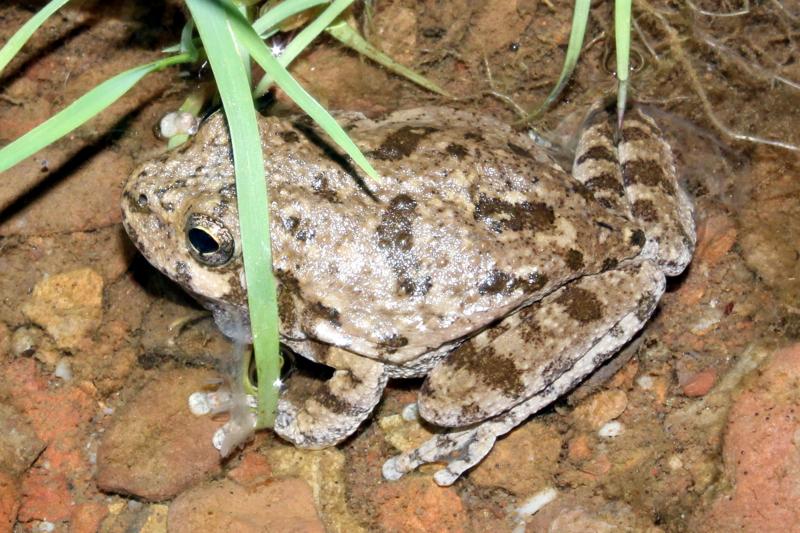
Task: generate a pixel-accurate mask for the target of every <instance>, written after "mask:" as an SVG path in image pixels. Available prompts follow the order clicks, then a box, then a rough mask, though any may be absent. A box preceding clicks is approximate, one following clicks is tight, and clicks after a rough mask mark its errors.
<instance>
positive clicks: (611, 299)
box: [419, 261, 664, 427]
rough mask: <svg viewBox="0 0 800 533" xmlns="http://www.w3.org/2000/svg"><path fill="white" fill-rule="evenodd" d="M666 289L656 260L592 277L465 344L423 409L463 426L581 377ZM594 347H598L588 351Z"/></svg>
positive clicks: (440, 370)
mask: <svg viewBox="0 0 800 533" xmlns="http://www.w3.org/2000/svg"><path fill="white" fill-rule="evenodd" d="M663 292H664V275H663V273H662V272H661V270H660V269H659V267H657V266H656V265H655V264H654V263H653V262H650V261H645V262H643V263H640V264H633V265H628V266H626V267H624V268H620V269H618V270H612V271H608V272H603V273H601V274H597V275H594V276H587V277H584V278H581V279H579V280H577V281H575V282H572V283H571V284H569V285H568V286H566V287H563V288H561V289H559V290H558V291H555V292H553V293H552V294H550V295H548V296H547V297H546V298H544V299H542V300H541V301H540V302H537V303H535V304H533V305H531V306H529V307H527V308H525V309H523V310H521V311H520V312H518V313H516V314H514V315H511V316H510V317H507V318H506V319H505V320H503V321H502V322H501V323H500V324H498V325H497V326H495V327H493V328H491V329H488V330H486V331H484V332H482V333H480V334H479V335H477V336H475V337H473V338H472V339H470V340H469V341H467V342H466V343H464V344H462V345H461V346H459V348H458V349H456V350H455V351H454V352H453V353H451V354H450V355H449V356H448V357H447V358H446V359H445V360H444V361H442V362H441V363H439V364H438V365H437V366H436V367H435V368H434V369H433V370H432V371H431V373H430V374H429V375H428V377H427V379H426V381H425V383H424V384H423V387H422V390H421V391H420V399H419V410H420V414H421V415H422V417H423V418H425V419H426V420H428V421H430V422H432V423H434V424H437V425H440V426H447V427H462V426H466V425H469V424H474V423H476V422H480V421H482V420H485V419H487V418H490V417H494V416H497V415H499V414H500V413H503V412H505V411H507V410H509V409H511V408H512V407H514V406H515V405H517V404H519V403H521V402H523V401H524V400H526V399H528V398H531V397H533V396H534V395H537V394H540V395H547V394H549V392H550V391H551V390H553V387H556V384H559V385H558V386H559V387H560V388H562V389H563V388H565V387H563V386H562V385H561V384H563V383H564V382H563V377H562V376H565V375H568V376H572V377H571V378H570V379H573V380H574V381H577V380H578V379H581V378H582V377H583V376H584V375H586V374H588V373H589V372H591V371H592V370H593V369H594V368H595V367H596V366H598V365H599V364H600V363H601V362H602V361H603V359H605V358H606V357H608V356H610V355H612V354H613V353H614V352H616V351H617V349H619V347H620V346H622V345H623V344H624V343H625V342H627V341H628V340H629V339H630V338H631V337H632V336H633V335H634V334H635V333H636V331H638V330H639V329H640V328H641V327H642V325H643V324H644V322H645V321H646V320H647V318H648V317H649V316H650V313H651V311H652V309H653V308H654V306H655V304H656V303H657V302H658V300H659V299H660V298H661V295H662V293H663ZM588 354H594V355H592V356H591V357H588V358H587V355H588Z"/></svg>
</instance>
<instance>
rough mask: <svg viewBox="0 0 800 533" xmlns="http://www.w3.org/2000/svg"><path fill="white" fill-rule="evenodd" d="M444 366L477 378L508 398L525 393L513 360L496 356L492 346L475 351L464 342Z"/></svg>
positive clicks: (470, 345) (470, 344)
mask: <svg viewBox="0 0 800 533" xmlns="http://www.w3.org/2000/svg"><path fill="white" fill-rule="evenodd" d="M446 365H447V366H448V367H450V368H452V369H453V371H458V370H462V371H465V372H467V373H469V374H472V375H475V376H478V377H479V379H480V380H481V381H482V382H484V383H485V384H486V385H487V386H489V387H490V388H492V389H495V390H499V391H502V392H503V393H504V394H506V395H508V396H518V395H520V394H522V393H523V392H524V391H525V384H524V383H523V382H522V379H521V375H520V374H521V373H520V370H519V369H518V368H517V365H516V363H515V362H514V359H513V358H511V357H506V356H503V355H501V354H498V353H497V352H496V351H495V349H494V348H493V347H492V346H486V347H484V348H481V349H480V350H475V348H474V346H473V345H472V343H471V342H465V343H464V344H462V345H461V346H459V347H458V349H456V350H455V351H454V352H453V353H451V354H450V356H449V357H448V358H447V359H446ZM453 400H457V398H454V399H453Z"/></svg>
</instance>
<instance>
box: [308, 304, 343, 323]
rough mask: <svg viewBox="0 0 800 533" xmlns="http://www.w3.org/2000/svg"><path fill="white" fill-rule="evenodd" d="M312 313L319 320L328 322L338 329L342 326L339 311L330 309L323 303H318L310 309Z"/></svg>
mask: <svg viewBox="0 0 800 533" xmlns="http://www.w3.org/2000/svg"><path fill="white" fill-rule="evenodd" d="M309 309H310V310H311V312H312V313H314V314H315V315H316V316H318V317H319V318H322V319H323V320H327V321H328V322H330V323H331V324H333V325H334V326H336V327H337V328H339V327H341V326H342V322H341V321H340V320H339V317H340V315H339V310H338V309H334V308H333V307H328V306H327V305H325V304H323V303H322V302H316V303H314V304H312V305H311V307H309Z"/></svg>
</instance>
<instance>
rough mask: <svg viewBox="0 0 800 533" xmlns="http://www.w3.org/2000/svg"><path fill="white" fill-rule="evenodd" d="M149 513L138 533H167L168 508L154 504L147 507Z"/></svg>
mask: <svg viewBox="0 0 800 533" xmlns="http://www.w3.org/2000/svg"><path fill="white" fill-rule="evenodd" d="M149 511H150V512H149V514H148V515H147V520H146V521H145V523H144V525H143V526H142V529H140V530H139V532H138V533H167V516H168V514H169V507H168V506H166V505H161V504H157V503H156V504H153V505H150V506H149Z"/></svg>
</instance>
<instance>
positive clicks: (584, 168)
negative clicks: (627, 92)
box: [572, 105, 695, 276]
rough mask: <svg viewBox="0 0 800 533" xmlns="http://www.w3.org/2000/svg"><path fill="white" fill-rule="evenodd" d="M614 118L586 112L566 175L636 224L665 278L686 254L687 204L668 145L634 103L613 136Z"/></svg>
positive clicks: (689, 236)
mask: <svg viewBox="0 0 800 533" xmlns="http://www.w3.org/2000/svg"><path fill="white" fill-rule="evenodd" d="M615 122H616V119H615V118H614V114H613V113H610V112H608V111H607V110H606V109H604V108H602V107H596V108H595V109H593V110H592V111H591V112H590V113H589V117H588V118H587V120H586V122H585V123H584V126H583V130H582V133H581V135H580V137H579V140H578V146H577V149H576V152H575V161H574V164H573V167H572V175H573V176H574V177H575V179H577V180H578V181H580V182H581V183H583V184H584V185H585V186H586V187H587V188H588V189H589V190H591V191H592V193H593V195H594V197H595V198H596V199H597V200H598V202H600V203H601V204H602V205H604V206H606V207H609V208H612V209H614V210H616V211H618V212H622V213H625V214H627V215H628V216H629V217H630V218H631V219H632V220H634V221H636V222H638V223H639V225H640V226H641V228H642V230H644V233H645V237H646V240H647V246H646V250H647V253H649V254H650V255H651V256H653V257H654V258H655V260H656V261H657V262H658V264H659V265H660V266H661V269H662V270H663V271H664V273H665V274H666V275H667V276H676V275H678V274H680V273H681V272H682V271H683V269H684V268H686V265H688V264H689V261H690V260H691V258H692V252H693V251H694V244H695V228H694V220H693V217H692V203H691V200H690V199H689V197H688V196H687V194H686V192H685V191H684V190H683V189H682V188H681V186H680V184H679V183H678V178H677V173H676V170H675V160H674V156H673V154H672V149H671V148H670V147H669V145H668V144H667V143H666V141H665V140H664V139H663V136H662V133H661V131H660V130H659V128H658V126H657V125H656V123H655V121H654V120H653V119H652V118H650V117H649V116H648V115H646V114H645V113H644V112H643V111H642V109H641V107H640V106H638V105H634V106H632V107H631V109H629V110H627V112H626V114H625V117H624V121H623V123H622V130H621V131H620V132H618V135H615V129H616V125H615ZM615 138H616V139H617V140H615Z"/></svg>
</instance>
